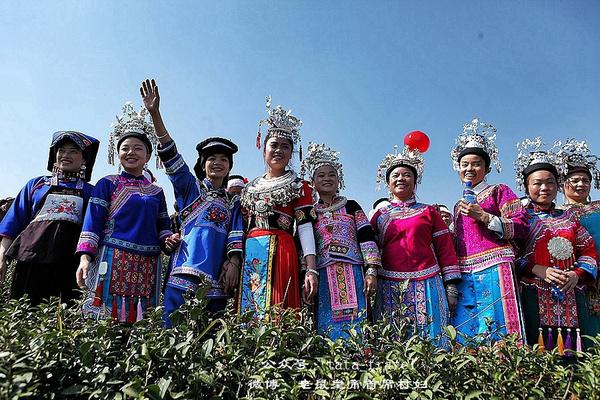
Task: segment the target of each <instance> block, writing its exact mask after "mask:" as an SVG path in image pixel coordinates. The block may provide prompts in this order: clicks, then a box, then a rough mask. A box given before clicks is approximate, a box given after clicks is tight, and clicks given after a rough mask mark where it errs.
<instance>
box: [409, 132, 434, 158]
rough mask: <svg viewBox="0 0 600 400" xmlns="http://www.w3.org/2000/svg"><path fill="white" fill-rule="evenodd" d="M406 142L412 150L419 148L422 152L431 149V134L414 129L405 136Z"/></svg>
mask: <svg viewBox="0 0 600 400" xmlns="http://www.w3.org/2000/svg"><path fill="white" fill-rule="evenodd" d="M404 144H405V145H407V146H408V147H409V148H410V149H411V150H414V149H417V150H419V151H420V152H421V153H425V152H426V151H427V150H429V136H427V135H426V134H425V133H424V132H421V131H412V132H409V133H407V134H406V136H404Z"/></svg>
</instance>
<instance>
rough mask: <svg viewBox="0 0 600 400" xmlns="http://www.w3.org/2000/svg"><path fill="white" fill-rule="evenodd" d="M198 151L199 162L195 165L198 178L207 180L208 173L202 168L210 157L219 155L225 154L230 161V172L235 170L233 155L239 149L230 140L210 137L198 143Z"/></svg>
mask: <svg viewBox="0 0 600 400" xmlns="http://www.w3.org/2000/svg"><path fill="white" fill-rule="evenodd" d="M196 150H197V151H198V161H196V165H194V172H195V173H196V177H197V178H198V179H200V180H202V179H204V178H206V172H205V171H204V170H203V168H202V166H203V165H204V162H205V161H206V159H207V158H208V157H209V156H211V155H213V154H217V153H222V154H225V155H226V156H227V158H228V159H229V171H231V168H233V155H234V154H235V153H237V151H238V147H237V146H236V145H235V143H233V142H232V141H231V140H229V139H225V138H221V137H210V138H208V139H204V140H203V141H201V142H200V143H198V145H197V146H196ZM224 183H226V182H224Z"/></svg>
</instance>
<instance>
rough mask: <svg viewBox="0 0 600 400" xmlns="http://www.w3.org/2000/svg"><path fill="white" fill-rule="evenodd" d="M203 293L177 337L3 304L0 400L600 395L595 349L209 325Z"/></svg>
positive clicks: (185, 312)
mask: <svg viewBox="0 0 600 400" xmlns="http://www.w3.org/2000/svg"><path fill="white" fill-rule="evenodd" d="M203 296H204V293H203V292H199V293H198V294H197V295H196V296H195V297H193V298H191V299H190V300H189V302H188V303H187V304H186V305H185V306H184V307H183V308H182V309H181V311H180V312H178V313H176V315H174V320H175V321H176V322H177V323H178V325H177V326H176V328H173V329H163V328H162V327H161V310H160V309H157V310H155V311H154V312H153V313H152V315H150V316H149V318H147V319H146V320H144V321H141V322H139V323H137V324H135V325H134V326H133V327H127V326H124V325H122V324H116V323H112V322H111V321H90V320H86V319H84V318H83V317H81V315H80V313H79V312H78V310H77V309H67V308H64V306H60V305H59V304H58V303H57V302H51V303H48V304H43V305H41V306H39V307H37V308H35V309H32V308H31V307H29V306H28V304H27V302H26V301H20V302H17V301H5V302H3V304H2V305H1V306H0V398H2V399H5V398H6V399H16V398H20V397H29V398H48V399H52V398H90V399H113V398H117V399H126V398H148V399H190V398H198V399H235V398H254V399H269V400H274V399H295V398H325V399H351V398H367V399H369V398H373V399H397V398H410V399H446V398H447V399H455V398H464V399H509V398H548V399H554V398H570V396H573V397H574V398H576V397H579V398H586V399H598V398H600V378H599V377H598V371H600V352H599V351H598V349H597V348H596V349H591V351H589V352H587V353H583V354H581V355H580V356H579V362H573V363H565V361H564V360H563V359H561V358H560V357H558V356H556V355H554V354H552V353H544V354H537V353H536V352H535V349H534V350H531V349H529V348H527V347H525V346H520V345H519V344H518V343H517V342H516V340H514V339H513V338H508V339H507V340H506V341H505V342H503V343H502V345H496V346H489V345H484V346H482V347H480V348H478V349H477V350H472V349H468V348H465V347H459V346H455V350H453V351H451V352H446V351H443V350H439V349H436V348H435V347H434V346H432V345H431V344H430V343H429V342H427V341H424V340H422V339H420V338H418V337H411V338H408V339H406V340H404V339H401V338H404V337H406V332H407V322H406V321H400V323H398V324H396V325H389V324H377V325H364V326H362V327H360V331H362V333H361V334H359V333H358V331H359V328H358V327H357V328H355V329H352V330H351V331H350V339H349V340H347V341H346V342H342V341H337V342H333V341H331V340H329V339H326V338H322V337H321V336H319V335H316V334H315V333H314V327H313V325H312V321H311V320H310V318H309V317H308V314H307V313H305V312H303V313H301V314H300V315H297V314H294V313H292V312H288V311H281V310H273V312H272V313H271V314H270V315H269V320H268V322H264V323H261V324H256V323H255V322H253V321H251V320H250V318H249V316H247V315H246V316H241V317H239V316H237V315H235V314H234V313H232V312H228V313H226V314H225V315H221V316H218V317H216V318H211V317H209V315H208V313H207V312H206V310H205V306H206V304H205V301H204V300H203ZM447 334H448V335H449V337H450V338H455V336H456V332H455V331H454V330H453V328H451V327H450V328H448V329H447ZM454 344H455V343H454Z"/></svg>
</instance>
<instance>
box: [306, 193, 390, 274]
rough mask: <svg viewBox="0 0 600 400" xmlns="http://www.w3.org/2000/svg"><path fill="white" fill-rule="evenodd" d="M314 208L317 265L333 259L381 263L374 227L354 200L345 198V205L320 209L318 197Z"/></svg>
mask: <svg viewBox="0 0 600 400" xmlns="http://www.w3.org/2000/svg"><path fill="white" fill-rule="evenodd" d="M315 208H316V211H317V221H316V222H315V225H314V231H315V239H316V247H317V268H318V269H320V268H324V267H326V266H328V265H330V264H332V263H335V262H336V261H341V262H346V263H350V264H355V265H365V266H367V265H369V266H374V267H380V266H381V256H380V254H379V248H378V247H377V244H376V243H375V234H374V232H373V228H372V227H371V225H370V224H369V221H368V220H367V216H366V215H365V213H364V211H363V210H362V208H361V207H360V205H359V204H358V203H357V202H356V201H354V200H348V201H347V202H346V203H345V205H342V206H341V207H339V208H337V209H335V210H332V211H330V212H323V208H324V205H323V202H322V201H319V203H317V204H316V205H315Z"/></svg>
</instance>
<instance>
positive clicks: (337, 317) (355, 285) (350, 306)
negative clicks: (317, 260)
mask: <svg viewBox="0 0 600 400" xmlns="http://www.w3.org/2000/svg"><path fill="white" fill-rule="evenodd" d="M332 267H333V268H334V271H331V272H330V273H328V271H327V268H332ZM336 267H337V268H336ZM336 272H337V273H336ZM345 272H347V273H349V272H351V273H352V276H351V277H350V276H347V274H346V273H345ZM330 276H332V277H333V276H335V281H333V280H332V279H330ZM363 288H364V279H363V266H362V265H351V264H346V263H336V264H334V265H333V266H330V267H325V268H323V269H321V270H320V273H319V292H318V299H317V305H316V316H317V331H318V332H319V333H320V334H322V335H327V336H329V338H330V339H332V340H336V339H338V338H342V339H345V338H347V337H348V332H347V330H349V329H350V328H351V327H352V326H353V325H354V324H356V330H357V331H358V332H360V327H359V326H358V325H359V324H360V323H361V322H362V321H363V320H364V319H365V318H366V317H367V301H366V297H365V293H364V291H363ZM332 303H333V304H336V306H333V307H332Z"/></svg>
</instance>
